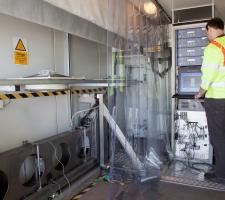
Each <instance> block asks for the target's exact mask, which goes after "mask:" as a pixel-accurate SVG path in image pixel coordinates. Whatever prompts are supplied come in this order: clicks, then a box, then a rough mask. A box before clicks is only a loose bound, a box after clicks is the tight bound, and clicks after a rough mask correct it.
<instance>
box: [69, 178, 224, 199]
mask: <svg viewBox="0 0 225 200" xmlns="http://www.w3.org/2000/svg"><path fill="white" fill-rule="evenodd" d="M180 199H182V200H190V199H191V200H203V199H204V200H212V199H216V200H224V199H225V192H219V191H214V190H207V189H202V188H196V187H189V186H184V185H177V184H173V183H165V182H161V181H160V182H157V183H148V184H135V183H129V184H119V183H106V182H105V183H99V184H97V185H95V187H93V188H92V189H91V190H90V191H88V192H87V193H85V194H83V195H81V196H78V197H77V198H72V200H180Z"/></svg>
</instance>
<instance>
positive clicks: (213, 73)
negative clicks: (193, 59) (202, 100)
mask: <svg viewBox="0 0 225 200" xmlns="http://www.w3.org/2000/svg"><path fill="white" fill-rule="evenodd" d="M201 71H202V77H201V78H202V83H201V88H202V89H204V90H206V95H205V96H206V97H207V98H215V99H225V36H222V37H218V38H216V39H215V40H214V41H212V42H211V43H210V44H209V45H208V46H207V47H206V49H205V51H204V59H203V64H202V67H201Z"/></svg>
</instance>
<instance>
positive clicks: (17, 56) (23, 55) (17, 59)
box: [14, 51, 28, 65]
mask: <svg viewBox="0 0 225 200" xmlns="http://www.w3.org/2000/svg"><path fill="white" fill-rule="evenodd" d="M14 63H15V64H16V65H28V53H27V52H24V51H14Z"/></svg>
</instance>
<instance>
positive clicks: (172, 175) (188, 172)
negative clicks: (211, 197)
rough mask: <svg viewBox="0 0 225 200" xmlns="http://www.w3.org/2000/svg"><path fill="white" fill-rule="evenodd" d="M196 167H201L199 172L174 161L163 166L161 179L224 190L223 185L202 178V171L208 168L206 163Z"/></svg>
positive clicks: (224, 186)
mask: <svg viewBox="0 0 225 200" xmlns="http://www.w3.org/2000/svg"><path fill="white" fill-rule="evenodd" d="M198 167H199V168H201V172H200V171H197V170H194V169H190V168H188V167H186V166H185V165H184V163H183V162H179V161H174V162H173V163H172V164H170V165H169V166H165V167H164V169H163V171H162V176H161V180H162V181H164V182H169V183H176V184H182V185H188V186H193V187H199V188H206V189H211V190H217V191H225V185H223V184H218V183H213V182H210V181H207V180H205V179H204V171H208V168H209V167H208V166H207V165H198Z"/></svg>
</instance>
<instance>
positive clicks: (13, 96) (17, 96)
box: [0, 90, 69, 100]
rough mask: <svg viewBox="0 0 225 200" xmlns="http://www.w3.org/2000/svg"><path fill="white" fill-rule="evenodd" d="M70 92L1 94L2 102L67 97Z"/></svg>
mask: <svg viewBox="0 0 225 200" xmlns="http://www.w3.org/2000/svg"><path fill="white" fill-rule="evenodd" d="M68 92H69V91H68V90H63V91H55V92H24V93H21V92H13V93H10V94H4V93H0V100H8V99H26V98H33V97H48V96H58V95H66V94H68Z"/></svg>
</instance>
